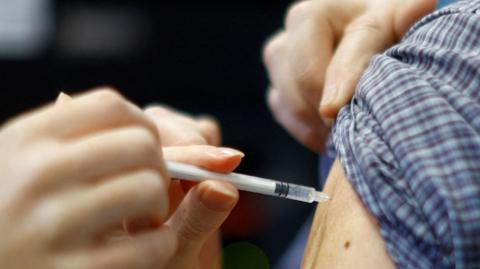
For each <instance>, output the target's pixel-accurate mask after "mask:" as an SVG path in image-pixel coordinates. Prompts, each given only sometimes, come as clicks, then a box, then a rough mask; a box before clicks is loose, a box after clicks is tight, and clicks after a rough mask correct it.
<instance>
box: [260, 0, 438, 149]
mask: <svg viewBox="0 0 480 269" xmlns="http://www.w3.org/2000/svg"><path fill="white" fill-rule="evenodd" d="M435 5H436V1H435V0H391V1H384V0H340V1H339V0H306V1H300V2H297V3H295V4H293V5H292V6H291V7H290V9H289V10H288V12H287V15H286V18H285V26H284V29H283V30H281V31H279V32H278V33H277V34H275V35H274V36H272V37H271V38H270V39H269V40H268V42H267V43H266V45H265V47H264V50H263V59H264V63H265V66H266V68H267V72H268V75H269V77H270V81H271V86H270V89H269V92H268V105H269V107H270V109H271V111H272V113H273V115H274V117H275V119H276V120H277V121H278V122H279V123H280V124H281V125H282V126H283V127H285V129H286V130H287V131H289V132H290V134H291V135H292V136H293V137H294V138H296V139H297V140H298V141H299V142H300V143H302V144H303V145H305V146H306V147H307V148H309V149H311V150H312V151H315V152H321V151H323V149H324V144H325V143H324V142H325V138H326V137H327V135H328V131H329V128H328V126H329V125H330V123H331V122H332V120H333V119H334V118H335V116H336V114H337V113H338V111H339V109H340V108H341V107H343V106H344V105H345V104H346V103H347V102H348V101H350V99H351V97H352V95H353V93H354V89H355V86H356V85H357V82H358V80H359V79H360V77H361V75H362V73H363V71H364V69H365V67H366V66H367V65H368V63H369V61H370V59H371V58H372V56H373V55H375V54H377V53H380V52H382V51H383V50H384V49H386V48H387V47H389V46H391V45H393V44H394V43H396V42H398V41H399V40H400V39H401V38H402V36H403V35H404V34H405V32H406V31H407V30H408V29H409V28H410V27H411V25H412V24H413V23H414V22H416V21H417V20H419V19H420V18H421V17H423V16H424V15H426V14H427V13H429V12H431V11H432V10H433V9H434V8H435Z"/></svg>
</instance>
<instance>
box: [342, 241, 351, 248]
mask: <svg viewBox="0 0 480 269" xmlns="http://www.w3.org/2000/svg"><path fill="white" fill-rule="evenodd" d="M343 246H344V247H345V249H348V248H349V247H350V241H346V242H345V244H344V245H343Z"/></svg>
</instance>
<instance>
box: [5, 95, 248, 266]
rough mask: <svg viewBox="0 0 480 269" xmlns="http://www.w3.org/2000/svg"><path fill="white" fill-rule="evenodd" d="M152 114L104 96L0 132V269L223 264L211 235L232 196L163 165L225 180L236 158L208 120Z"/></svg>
mask: <svg viewBox="0 0 480 269" xmlns="http://www.w3.org/2000/svg"><path fill="white" fill-rule="evenodd" d="M159 109H163V110H165V111H168V113H163V114H162V115H157V114H156V113H153V114H152V113H150V112H147V113H144V112H143V111H142V110H141V109H139V108H138V107H136V106H135V105H133V104H132V103H130V102H129V101H127V100H126V99H125V98H124V97H122V96H120V95H119V94H118V93H116V92H115V91H113V90H111V89H101V90H95V91H90V92H87V93H85V94H81V95H78V96H75V97H74V98H70V97H68V96H66V95H61V96H60V97H59V99H58V101H57V104H55V105H54V104H49V105H47V106H45V107H43V108H40V109H37V110H34V111H32V112H29V113H26V114H23V115H21V116H19V117H17V118H15V119H13V120H11V121H9V122H7V123H6V124H5V125H3V126H2V128H1V129H0V158H1V161H0V181H1V182H2V188H1V190H0V197H1V198H0V200H1V203H0V229H3V230H5V231H9V232H8V233H5V234H4V235H3V236H2V240H1V242H0V264H1V267H2V268H6V269H8V268H26V269H28V268H72V269H73V268H75V269H76V268H79V269H80V268H82V269H83V268H121V269H122V268H173V269H177V268H178V269H180V268H219V266H220V258H219V257H220V254H219V247H218V246H219V242H218V235H217V230H218V227H220V225H221V223H222V222H223V220H224V219H225V218H226V217H227V216H228V214H229V212H230V211H231V209H232V208H233V206H234V205H235V203H236V202H237V200H238V192H237V190H236V189H235V188H234V187H233V186H231V185H228V184H223V183H219V182H213V181H204V182H202V183H200V184H198V185H196V186H193V187H191V188H190V189H186V188H182V183H180V182H179V181H178V180H173V181H171V179H170V178H169V176H168V174H167V172H166V171H165V168H164V162H163V160H165V159H169V160H176V161H183V162H187V163H192V164H197V165H200V166H203V167H205V168H207V169H210V170H214V171H219V172H228V171H231V170H232V169H234V168H235V167H236V166H237V165H238V164H239V162H240V160H241V158H242V157H243V154H242V153H241V152H238V151H236V150H233V149H228V148H219V147H215V146H213V145H208V143H217V142H219V141H220V134H219V130H218V128H217V127H216V125H215V123H214V122H213V121H211V120H209V119H204V118H198V119H195V118H189V117H187V116H186V115H182V114H180V113H177V112H173V111H169V110H168V109H166V108H159ZM160 122H161V123H162V124H160ZM167 123H168V124H167ZM165 124H166V125H168V126H169V127H168V128H167V127H165ZM178 131H185V132H186V133H188V134H189V135H188V136H185V137H183V138H182V140H181V141H180V142H178V141H176V140H175V139H174V138H175V136H176V132H178ZM162 139H164V140H165V142H162ZM215 141H216V142H215ZM20 164H21V166H20ZM20 167H21V169H19V168H20ZM122 227H124V228H122ZM205 257H207V258H208V260H205ZM184 259H188V260H189V262H185V261H184Z"/></svg>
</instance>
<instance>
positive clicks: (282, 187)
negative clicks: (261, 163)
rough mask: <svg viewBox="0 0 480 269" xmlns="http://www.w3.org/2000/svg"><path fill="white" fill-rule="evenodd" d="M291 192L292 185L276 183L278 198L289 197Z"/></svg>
mask: <svg viewBox="0 0 480 269" xmlns="http://www.w3.org/2000/svg"><path fill="white" fill-rule="evenodd" d="M289 191H290V185H289V184H288V182H276V184H275V191H274V193H276V194H277V195H278V197H282V195H283V197H287V195H288V192H289Z"/></svg>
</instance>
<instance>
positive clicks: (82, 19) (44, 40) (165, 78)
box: [0, 0, 317, 265]
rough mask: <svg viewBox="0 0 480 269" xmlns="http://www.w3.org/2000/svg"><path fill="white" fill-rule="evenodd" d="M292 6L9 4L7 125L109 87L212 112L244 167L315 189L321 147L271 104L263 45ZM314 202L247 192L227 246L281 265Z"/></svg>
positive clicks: (0, 43) (4, 76) (1, 16)
mask: <svg viewBox="0 0 480 269" xmlns="http://www.w3.org/2000/svg"><path fill="white" fill-rule="evenodd" d="M289 4H290V1H287V0H278V1H263V0H262V1H257V2H245V1H223V2H220V3H219V2H208V1H207V2H205V1H198V2H192V3H189V2H183V1H182V2H180V1H162V2H159V1H139V0H135V1H133V0H131V1H127V0H115V1H107V0H102V1H100V0H96V1H86V0H83V1H80V0H79V1H54V0H14V1H12V0H0V87H1V88H0V89H1V90H0V98H1V99H0V100H1V105H2V109H1V114H0V117H1V120H2V121H4V120H6V119H7V118H10V117H12V116H14V115H16V114H18V113H19V112H22V111H24V110H27V109H31V108H33V107H36V106H38V105H41V104H44V103H46V102H50V101H52V100H54V99H55V97H56V95H57V94H58V93H59V92H60V91H65V92H67V93H75V92H78V91H80V90H82V89H87V88H91V87H95V86H98V85H110V86H113V87H115V88H117V89H118V90H119V91H121V92H122V93H123V94H124V95H125V96H127V97H128V98H130V99H132V100H133V101H135V102H136V103H138V104H139V105H141V106H144V105H147V104H151V103H155V102H160V103H167V104H169V105H171V106H174V107H176V108H179V109H181V110H185V111H188V112H189V113H194V114H198V113H202V114H204V113H207V114H211V115H214V116H215V117H216V118H217V119H218V120H219V122H220V123H221V125H222V129H223V135H224V143H225V145H228V146H231V147H235V148H238V149H240V150H242V151H244V152H245V153H246V157H245V158H244V162H243V163H242V165H241V166H240V167H239V169H238V171H240V172H243V173H249V174H254V175H258V176H264V177H270V178H279V179H285V180H288V181H296V182H298V183H302V184H308V185H315V184H316V178H317V171H316V169H317V168H316V167H317V166H316V162H317V158H316V156H315V154H312V153H310V152H308V151H307V150H306V149H304V148H302V147H301V146H300V145H298V144H297V143H296V142H295V141H294V140H293V139H291V138H290V137H289V136H288V135H287V133H286V132H285V131H283V130H282V129H281V128H280V127H279V126H278V125H277V124H276V123H275V122H274V120H273V119H272V117H271V115H270V113H269V111H268V109H267V107H266V105H265V101H264V99H265V98H264V95H265V90H266V87H267V85H268V81H267V78H266V74H265V71H264V69H263V66H262V63H261V47H262V45H263V43H264V41H265V40H266V38H267V37H268V36H269V35H270V34H272V33H273V32H274V31H276V30H277V29H278V28H280V27H281V26H282V24H283V16H284V12H285V11H286V8H287V7H288V5H289ZM313 209H314V208H313V205H308V204H303V203H299V202H292V201H284V200H280V199H276V198H268V197H263V196H262V197H261V196H258V195H252V194H245V193H242V196H241V202H240V204H239V206H238V207H237V209H236V210H235V212H234V213H233V215H232V217H231V218H230V219H229V220H228V221H227V223H226V224H225V227H224V228H225V233H226V235H225V243H226V244H227V243H229V242H237V241H248V242H251V243H253V244H255V245H257V246H259V247H260V248H261V249H262V250H263V251H264V252H265V253H266V254H267V256H268V258H269V259H270V261H271V264H272V265H273V264H274V263H275V261H276V260H277V259H278V258H279V256H280V255H281V254H282V252H283V251H284V249H285V248H286V247H287V245H288V243H289V241H290V240H291V238H292V237H293V236H294V234H295V232H296V229H297V228H298V227H299V226H300V225H301V224H302V223H303V221H304V220H305V218H306V217H307V216H308V214H310V213H311V211H312V210H313Z"/></svg>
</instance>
